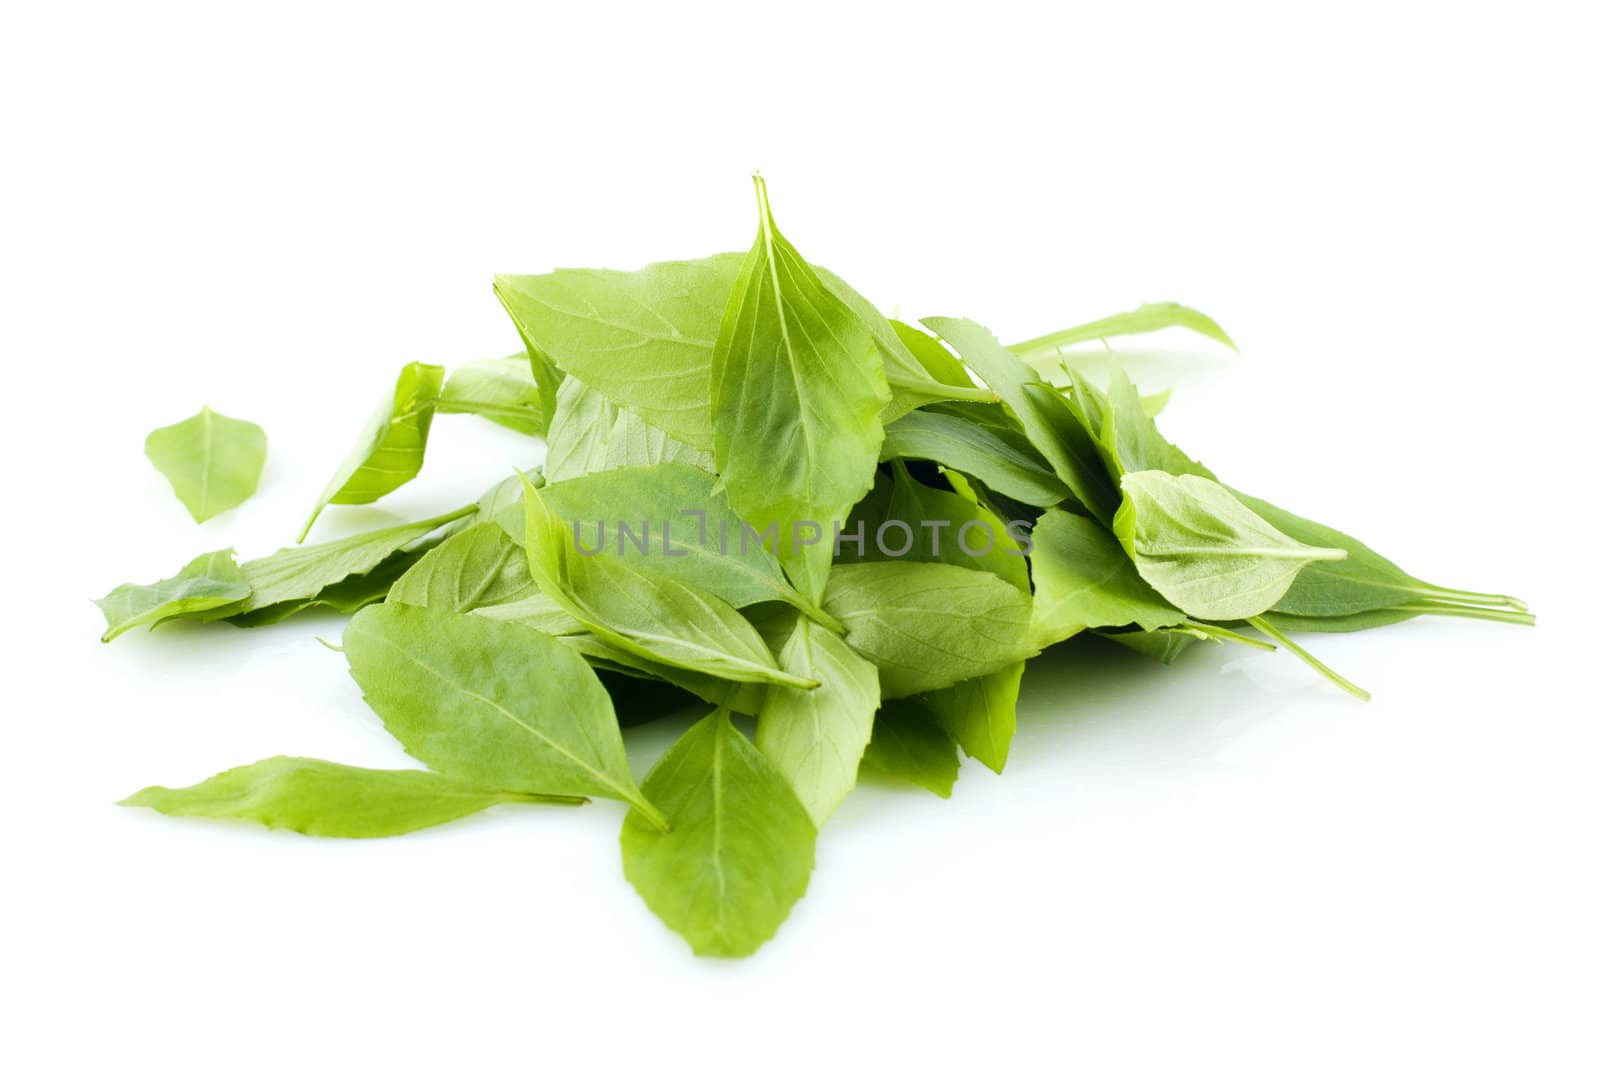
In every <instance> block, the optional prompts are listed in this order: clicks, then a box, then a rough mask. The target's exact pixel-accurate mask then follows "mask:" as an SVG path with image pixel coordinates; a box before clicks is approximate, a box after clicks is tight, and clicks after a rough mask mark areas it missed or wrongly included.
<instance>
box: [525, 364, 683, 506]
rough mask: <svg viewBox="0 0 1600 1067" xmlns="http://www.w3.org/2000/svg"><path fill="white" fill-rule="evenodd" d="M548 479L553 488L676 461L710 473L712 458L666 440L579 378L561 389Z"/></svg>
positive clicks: (547, 459)
mask: <svg viewBox="0 0 1600 1067" xmlns="http://www.w3.org/2000/svg"><path fill="white" fill-rule="evenodd" d="M556 396H557V400H556V414H555V418H554V419H552V420H551V423H550V434H549V438H548V440H549V451H548V453H547V455H546V456H545V462H544V475H545V478H546V479H547V480H549V481H550V482H551V483H552V484H554V483H556V482H562V481H567V480H569V479H572V478H580V477H582V476H583V475H586V474H593V473H596V472H599V471H608V470H615V469H617V468H621V467H651V466H654V465H656V464H659V463H678V464H686V465H689V466H693V467H699V468H701V469H703V470H706V471H710V470H711V469H712V466H711V454H710V453H709V452H702V451H701V450H700V449H698V448H695V447H693V446H692V445H686V444H684V443H683V442H681V441H678V440H675V439H674V438H671V437H668V436H667V435H666V433H664V432H663V431H661V430H658V429H656V428H655V427H654V426H651V425H650V424H649V423H647V422H645V421H644V420H643V419H641V418H639V416H637V415H635V414H633V413H632V412H631V411H628V410H627V409H625V408H619V407H617V406H616V405H615V404H613V403H612V402H611V401H610V400H608V399H606V396H605V394H603V393H601V392H600V391H599V390H597V389H591V388H590V387H589V386H587V385H584V384H583V383H582V382H581V381H579V380H578V379H576V378H568V379H567V380H566V381H564V382H562V383H561V388H560V389H559V390H558V391H557V394H556Z"/></svg>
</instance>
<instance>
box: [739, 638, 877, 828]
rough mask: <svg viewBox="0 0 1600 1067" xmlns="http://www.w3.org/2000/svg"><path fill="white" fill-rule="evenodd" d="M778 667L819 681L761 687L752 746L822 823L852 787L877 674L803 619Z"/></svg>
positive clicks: (785, 646)
mask: <svg viewBox="0 0 1600 1067" xmlns="http://www.w3.org/2000/svg"><path fill="white" fill-rule="evenodd" d="M778 665H779V666H780V667H782V668H783V669H784V670H786V671H788V672H789V673H790V674H794V675H798V676H800V677H802V678H815V679H816V680H817V681H818V682H820V683H821V685H819V686H818V687H817V688H815V689H792V688H789V687H786V686H768V687H766V691H765V699H763V700H762V702H761V709H760V712H759V715H758V717H757V720H756V747H757V748H759V749H760V750H761V751H762V752H765V753H766V754H767V755H768V756H769V757H770V758H771V759H772V762H773V764H774V765H775V766H776V767H777V768H778V769H779V770H780V771H782V772H783V776H784V777H785V778H787V779H788V780H789V784H790V785H791V786H793V787H794V791H795V795H796V796H798V797H799V798H800V802H801V803H802V804H804V805H805V807H806V811H807V812H809V813H810V815H811V820H812V821H813V822H815V823H816V824H817V825H818V826H821V825H822V824H823V823H824V822H826V821H827V819H828V816H830V815H832V814H833V812H834V810H835V809H836V808H838V806H839V804H840V802H841V801H843V800H844V798H845V797H846V796H847V795H848V794H849V792H850V790H851V789H853V788H855V784H856V770H857V768H858V767H860V765H861V753H862V751H863V750H864V749H865V748H866V747H867V740H868V738H870V737H871V736H872V714H873V712H874V711H876V710H877V707H878V702H879V697H878V671H877V669H876V668H875V667H873V665H872V664H870V663H868V662H867V661H866V660H864V659H862V658H861V657H860V656H859V655H857V654H856V652H855V651H854V650H853V649H851V648H850V646H849V645H847V644H845V643H844V641H842V640H840V638H839V637H838V636H837V635H836V634H833V633H830V632H829V631H828V630H826V629H824V628H823V627H821V626H819V625H817V624H816V623H814V622H812V621H811V620H809V619H805V618H802V619H799V620H798V621H797V622H796V623H795V625H794V629H793V631H792V632H791V633H790V635H789V638H788V640H787V641H785V642H784V644H783V647H782V648H781V650H780V651H779V652H778Z"/></svg>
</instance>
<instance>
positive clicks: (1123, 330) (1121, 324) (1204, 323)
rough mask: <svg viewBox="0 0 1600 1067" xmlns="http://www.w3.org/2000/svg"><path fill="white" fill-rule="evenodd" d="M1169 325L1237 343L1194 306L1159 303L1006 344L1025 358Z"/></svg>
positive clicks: (1229, 344)
mask: <svg viewBox="0 0 1600 1067" xmlns="http://www.w3.org/2000/svg"><path fill="white" fill-rule="evenodd" d="M1169 326H1181V327H1183V328H1185V329H1188V330H1193V331H1194V332H1195V333H1198V334H1200V335H1201V336H1202V337H1209V338H1211V339H1212V340H1213V341H1217V342H1220V343H1221V344H1225V345H1227V346H1228V347H1229V348H1231V349H1233V350H1234V351H1236V352H1237V351H1238V346H1237V345H1235V344H1234V343H1233V338H1231V337H1229V336H1228V335H1227V334H1226V333H1225V332H1223V329H1222V327H1221V326H1218V325H1217V323H1216V320H1214V319H1212V318H1211V317H1210V316H1209V315H1204V314H1202V313H1200V312H1198V311H1196V310H1195V309H1194V308H1189V307H1184V306H1183V305H1182V304H1173V303H1159V304H1140V305H1139V306H1138V307H1137V308H1135V309H1134V310H1132V311H1124V312H1122V313H1121V314H1119V315H1111V316H1109V317H1107V318H1103V319H1096V320H1095V321H1094V322H1089V323H1085V324H1084V325H1082V326H1074V327H1072V328H1070V329H1066V330H1057V331H1056V332H1055V333H1047V334H1045V335H1044V336H1043V337H1035V338H1033V339H1032V340H1028V341H1023V342H1021V343H1019V344H1013V345H1011V346H1009V347H1010V348H1011V350H1012V351H1013V352H1015V353H1017V355H1019V356H1022V357H1024V358H1026V357H1029V356H1036V355H1049V354H1054V353H1055V352H1056V351H1057V350H1058V349H1061V348H1065V347H1066V346H1067V345H1074V344H1079V343H1081V342H1083V341H1104V340H1107V339H1109V338H1112V337H1126V336H1128V335H1131V334H1140V333H1154V332H1155V331H1157V330H1164V329H1166V328H1167V327H1169Z"/></svg>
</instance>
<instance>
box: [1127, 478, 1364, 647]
mask: <svg viewBox="0 0 1600 1067" xmlns="http://www.w3.org/2000/svg"><path fill="white" fill-rule="evenodd" d="M1122 493H1123V502H1122V508H1121V509H1120V510H1119V511H1118V512H1117V517H1116V523H1115V530H1116V534H1117V538H1118V539H1119V540H1120V541H1121V542H1122V545H1123V547H1124V549H1126V550H1127V553H1128V555H1129V556H1130V557H1132V559H1133V561H1134V565H1135V566H1136V567H1137V568H1138V570H1139V575H1140V577H1142V578H1143V579H1144V580H1145V581H1147V582H1149V583H1150V585H1151V586H1153V587H1154V588H1155V589H1156V591H1157V592H1159V593H1160V594H1161V595H1162V596H1164V597H1165V598H1166V599H1167V601H1168V602H1169V603H1171V604H1172V605H1173V606H1175V607H1177V608H1179V609H1180V610H1182V611H1184V612H1186V613H1187V614H1189V615H1192V616H1194V617H1195V618H1197V619H1246V618H1249V617H1250V616H1252V615H1260V614H1261V613H1262V612H1264V611H1267V610H1269V609H1270V608H1271V607H1272V606H1273V605H1274V604H1276V603H1277V602H1278V600H1279V599H1281V598H1282V597H1283V595H1284V593H1286V592H1287V591H1288V590H1289V586H1290V585H1292V584H1293V583H1294V580H1295V576H1296V575H1297V574H1299V573H1300V571H1301V570H1302V569H1303V568H1304V567H1305V566H1306V565H1307V564H1308V563H1311V562H1313V561H1316V560H1331V559H1343V558H1344V557H1345V550H1344V549H1342V548H1323V547H1317V546H1313V545H1305V544H1301V543H1300V542H1299V541H1296V540H1295V539H1294V538H1292V537H1289V536H1288V535H1287V534H1284V533H1282V532H1281V531H1279V530H1277V529H1276V528H1274V527H1273V526H1272V525H1270V524H1269V523H1267V522H1266V521H1265V520H1263V519H1261V518H1260V517H1258V516H1257V515H1256V514H1255V513H1253V512H1252V511H1250V510H1249V509H1248V508H1246V507H1245V506H1244V505H1243V504H1241V503H1239V501H1238V500H1237V499H1235V498H1234V496H1233V495H1232V494H1231V493H1229V492H1228V490H1226V489H1224V488H1223V487H1222V486H1220V485H1218V484H1217V483H1216V482H1214V481H1211V480H1210V479H1209V478H1201V477H1198V476H1196V475H1193V474H1184V475H1177V476H1174V475H1171V474H1167V473H1165V472H1162V471H1142V472H1140V473H1138V474H1130V475H1127V476H1126V477H1124V478H1123V479H1122Z"/></svg>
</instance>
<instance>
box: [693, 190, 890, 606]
mask: <svg viewBox="0 0 1600 1067" xmlns="http://www.w3.org/2000/svg"><path fill="white" fill-rule="evenodd" d="M755 181H756V199H757V202H758V205H759V209H760V212H759V213H760V226H759V229H758V232H757V234H756V240H755V244H754V245H752V246H751V248H750V253H749V255H747V256H746V257H745V262H744V266H743V268H742V269H741V270H740V273H739V280H738V281H737V282H736V283H735V285H734V288H733V296H732V297H731V298H730V299H729V301H728V308H727V312H726V314H725V315H724V317H723V320H722V330H721V332H720V333H719V334H718V335H717V347H716V351H715V352H714V353H713V355H712V364H711V368H712V370H711V376H712V387H711V388H712V394H711V395H712V402H711V407H712V419H713V423H714V425H715V427H716V435H715V445H716V447H715V449H714V454H715V456H716V463H717V471H718V472H719V474H720V476H721V483H720V484H721V485H722V487H723V489H724V490H725V491H726V492H727V495H728V502H729V504H731V505H732V507H733V510H734V511H736V512H737V513H738V514H740V515H742V516H744V518H745V520H746V521H748V522H749V523H751V524H752V525H753V526H754V527H755V528H756V529H757V530H765V529H767V527H768V524H775V525H776V527H777V532H778V536H777V539H776V540H777V544H778V549H777V554H778V558H779V562H780V563H782V565H783V567H784V570H785V572H786V573H788V575H789V576H790V578H791V579H792V580H793V581H794V583H795V585H796V587H797V588H798V589H799V590H800V592H801V593H802V594H803V595H805V596H807V597H810V598H811V599H812V600H813V601H815V600H816V598H817V597H818V596H820V595H821V592H822V587H823V584H824V583H825V581H826V579H827V573H828V566H829V564H830V563H832V561H833V544H832V538H831V536H829V535H830V534H831V533H832V524H833V523H834V522H836V521H838V520H841V519H843V518H844V517H845V515H846V513H847V512H849V510H850V505H852V504H854V503H855V502H856V501H857V500H860V499H861V497H862V496H864V495H865V494H866V492H867V490H869V489H871V488H872V475H873V471H874V470H875V469H876V467H877V457H878V449H879V446H881V445H882V443H883V425H882V423H881V422H879V420H878V414H879V412H881V411H882V410H883V408H884V405H886V404H887V403H888V401H889V392H888V386H887V385H886V384H885V381H884V374H883V360H882V357H881V356H880V354H879V350H878V347H877V343H876V342H875V340H874V338H873V336H872V333H871V331H870V330H868V328H867V326H866V325H865V324H864V323H863V322H862V321H861V318H860V317H859V316H858V315H856V314H855V313H854V312H853V311H851V310H850V308H849V307H848V306H846V305H845V304H844V303H843V302H842V301H841V300H840V299H839V298H838V297H837V296H835V295H833V293H832V292H831V291H830V290H829V289H828V288H827V286H825V285H824V284H823V283H822V281H821V280H820V279H819V278H818V277H817V274H816V272H815V271H814V270H812V268H811V266H810V265H809V264H807V263H806V261H805V260H804V259H803V258H801V256H800V253H799V252H798V251H796V250H795V247H794V246H793V245H791V244H790V243H789V242H788V241H787V240H786V239H785V238H784V236H783V235H782V234H781V233H779V232H778V228H777V225H776V223H774V222H773V219H772V211H771V209H770V208H769V207H768V204H767V194H766V186H765V184H764V183H763V182H762V181H761V178H760V177H759V176H758V177H757V178H756V180H755ZM799 522H811V523H814V524H815V526H816V533H817V540H816V542H815V543H814V544H812V545H810V546H809V547H806V546H805V545H804V544H803V540H804V538H802V537H801V536H800V531H799V530H798V529H797V526H798V524H799Z"/></svg>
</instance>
